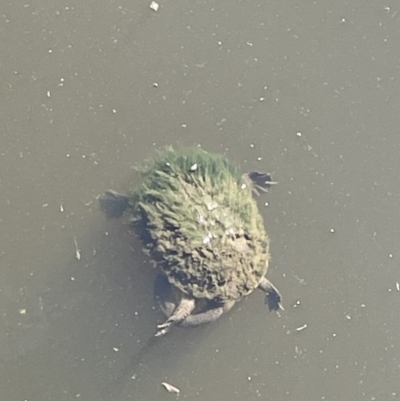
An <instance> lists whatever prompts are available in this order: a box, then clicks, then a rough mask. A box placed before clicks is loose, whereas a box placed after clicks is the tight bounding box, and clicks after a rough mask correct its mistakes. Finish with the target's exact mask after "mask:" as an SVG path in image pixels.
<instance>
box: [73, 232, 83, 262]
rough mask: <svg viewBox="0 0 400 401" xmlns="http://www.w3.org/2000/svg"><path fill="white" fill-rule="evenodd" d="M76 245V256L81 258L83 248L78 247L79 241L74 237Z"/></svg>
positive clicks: (78, 258) (77, 258)
mask: <svg viewBox="0 0 400 401" xmlns="http://www.w3.org/2000/svg"><path fill="white" fill-rule="evenodd" d="M74 245H75V258H76V260H81V250H80V249H79V247H78V242H77V240H76V237H74Z"/></svg>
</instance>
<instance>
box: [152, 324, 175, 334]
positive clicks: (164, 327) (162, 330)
mask: <svg viewBox="0 0 400 401" xmlns="http://www.w3.org/2000/svg"><path fill="white" fill-rule="evenodd" d="M157 329H158V330H157V333H156V334H154V337H162V336H164V335H165V334H167V333H168V332H169V331H170V329H171V323H167V322H165V323H163V324H159V325H158V326H157Z"/></svg>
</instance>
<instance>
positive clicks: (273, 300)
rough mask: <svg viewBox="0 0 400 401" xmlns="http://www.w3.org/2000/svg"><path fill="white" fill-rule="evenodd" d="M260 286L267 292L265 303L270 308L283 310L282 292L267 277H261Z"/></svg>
mask: <svg viewBox="0 0 400 401" xmlns="http://www.w3.org/2000/svg"><path fill="white" fill-rule="evenodd" d="M258 288H259V289H260V290H262V291H264V292H265V293H266V296H265V303H266V304H267V305H268V308H269V310H275V311H276V310H278V309H282V310H283V307H282V305H281V300H282V297H281V294H280V293H279V291H278V290H277V289H276V287H275V286H274V285H273V284H272V283H271V282H270V281H269V280H268V279H267V278H266V277H263V278H262V279H261V281H260V284H258Z"/></svg>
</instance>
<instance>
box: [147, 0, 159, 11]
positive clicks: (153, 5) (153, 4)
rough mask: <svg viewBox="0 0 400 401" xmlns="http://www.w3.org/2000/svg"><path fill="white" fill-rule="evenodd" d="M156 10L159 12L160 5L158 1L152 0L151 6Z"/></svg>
mask: <svg viewBox="0 0 400 401" xmlns="http://www.w3.org/2000/svg"><path fill="white" fill-rule="evenodd" d="M149 7H150V8H151V9H152V10H153V11H154V12H157V11H158V9H159V8H160V5H159V4H158V3H156V2H155V1H152V2H151V3H150V6H149Z"/></svg>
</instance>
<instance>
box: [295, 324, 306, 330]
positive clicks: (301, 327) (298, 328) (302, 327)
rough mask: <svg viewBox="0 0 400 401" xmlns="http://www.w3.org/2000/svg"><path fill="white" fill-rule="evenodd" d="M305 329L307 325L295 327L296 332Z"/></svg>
mask: <svg viewBox="0 0 400 401" xmlns="http://www.w3.org/2000/svg"><path fill="white" fill-rule="evenodd" d="M306 328H307V324H303V326H300V327H297V329H296V331H303V330H304V329H306Z"/></svg>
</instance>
